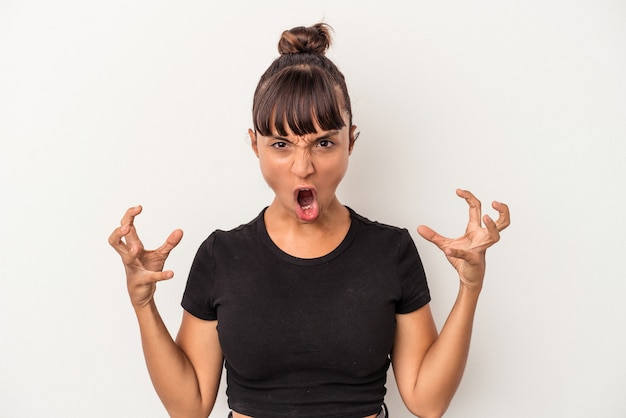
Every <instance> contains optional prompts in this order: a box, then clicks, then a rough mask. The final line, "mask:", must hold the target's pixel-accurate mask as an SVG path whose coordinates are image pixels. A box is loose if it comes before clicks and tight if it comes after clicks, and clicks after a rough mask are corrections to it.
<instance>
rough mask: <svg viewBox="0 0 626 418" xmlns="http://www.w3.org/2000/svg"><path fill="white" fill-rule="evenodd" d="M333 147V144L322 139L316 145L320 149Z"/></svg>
mask: <svg viewBox="0 0 626 418" xmlns="http://www.w3.org/2000/svg"><path fill="white" fill-rule="evenodd" d="M333 145H335V143H334V142H333V141H331V140H329V139H322V140H321V141H319V142H318V143H317V146H318V147H320V148H330V147H332V146H333Z"/></svg>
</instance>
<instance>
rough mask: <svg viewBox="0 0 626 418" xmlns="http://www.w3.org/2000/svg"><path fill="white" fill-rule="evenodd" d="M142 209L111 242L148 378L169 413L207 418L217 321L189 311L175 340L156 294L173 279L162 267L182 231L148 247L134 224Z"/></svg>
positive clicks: (217, 365) (215, 383) (133, 211)
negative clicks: (158, 285)
mask: <svg viewBox="0 0 626 418" xmlns="http://www.w3.org/2000/svg"><path fill="white" fill-rule="evenodd" d="M139 213H141V207H139V206H138V207H134V208H130V209H129V210H128V211H127V212H126V214H125V215H124V217H123V218H122V222H121V226H120V227H119V228H116V229H115V230H114V231H113V233H112V234H111V236H110V237H109V243H110V244H111V246H113V248H114V249H115V250H116V251H117V252H118V253H119V254H120V256H121V257H122V262H123V263H124V268H125V270H126V281H127V287H128V293H129V296H130V299H131V303H132V305H133V308H134V309H135V314H136V316H137V320H138V322H139V329H140V333H141V342H142V346H143V351H144V356H145V359H146V364H147V367H148V371H149V373H150V378H151V379H152V383H153V384H154V387H155V389H156V391H157V394H158V395H159V397H160V399H161V401H162V402H163V405H164V406H165V408H166V409H167V411H168V413H169V414H170V416H172V417H185V418H187V417H189V418H193V417H203V418H206V417H208V416H209V414H210V413H211V410H212V409H213V405H214V403H215V399H216V396H217V390H218V387H219V381H220V376H221V372H222V362H223V355H222V351H221V348H220V345H219V340H218V337H217V328H216V327H217V321H204V320H201V319H198V318H195V317H193V316H192V315H190V314H188V313H187V312H185V313H184V315H183V320H182V324H181V327H180V330H179V333H178V337H177V340H176V341H174V340H173V339H172V337H171V335H170V333H169V332H168V330H167V328H166V327H165V324H164V323H163V320H162V319H161V316H160V315H159V312H158V310H157V307H156V304H155V302H154V298H153V296H154V292H155V290H156V283H157V282H158V281H161V280H167V279H170V278H172V277H173V273H172V272H171V271H162V270H163V266H164V264H165V260H166V259H167V257H168V255H169V253H170V251H171V250H172V249H173V248H174V247H175V246H176V245H178V243H179V242H180V240H181V239H182V231H180V230H176V231H174V232H172V233H171V234H170V236H169V237H168V238H167V240H166V241H165V243H164V244H163V245H162V246H161V247H159V248H157V249H156V250H150V251H148V250H145V249H144V247H143V244H142V242H141V240H140V239H139V237H138V235H137V231H136V229H135V226H134V219H135V216H137V215H138V214H139Z"/></svg>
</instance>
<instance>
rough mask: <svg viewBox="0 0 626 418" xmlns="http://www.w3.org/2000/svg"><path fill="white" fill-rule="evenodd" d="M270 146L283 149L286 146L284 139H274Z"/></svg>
mask: <svg viewBox="0 0 626 418" xmlns="http://www.w3.org/2000/svg"><path fill="white" fill-rule="evenodd" d="M271 146H272V148H276V149H284V148H287V143H286V142H284V141H276V142H274V143H273V144H272V145H271Z"/></svg>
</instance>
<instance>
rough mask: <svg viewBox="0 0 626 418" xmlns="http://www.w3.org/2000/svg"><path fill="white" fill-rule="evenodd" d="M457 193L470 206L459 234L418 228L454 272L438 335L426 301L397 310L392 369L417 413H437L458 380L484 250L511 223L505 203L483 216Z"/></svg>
mask: <svg viewBox="0 0 626 418" xmlns="http://www.w3.org/2000/svg"><path fill="white" fill-rule="evenodd" d="M457 195H458V196H459V197H462V198H464V199H465V200H466V201H467V203H468V205H469V222H468V224H467V229H466V230H465V234H464V235H463V236H461V237H459V238H456V239H451V238H446V237H444V236H442V235H440V234H438V233H436V232H435V231H433V230H432V229H430V228H428V227H426V226H420V227H419V228H418V232H419V234H420V235H421V236H422V237H424V238H425V239H426V240H428V241H430V242H432V243H433V244H435V245H437V247H439V248H440V249H441V250H442V251H443V252H444V254H445V255H446V257H447V259H448V261H450V263H451V264H452V266H454V268H455V269H456V271H457V272H458V274H459V280H460V281H459V293H458V296H457V299H456V302H455V304H454V306H453V308H452V310H451V312H450V315H449V316H448V319H447V320H446V323H445V324H444V326H443V327H442V329H441V333H440V334H439V335H437V330H436V328H435V325H434V321H433V318H432V315H431V312H430V308H429V307H428V306H425V307H423V308H421V309H419V310H417V311H415V312H412V313H409V314H405V315H397V330H396V341H395V344H394V350H393V353H392V361H393V369H394V374H395V377H396V382H397V384H398V389H399V391H400V395H401V396H402V399H403V401H404V403H405V404H406V406H407V408H409V410H410V411H411V412H412V413H413V414H414V415H416V416H419V417H422V418H430V417H441V416H442V415H443V414H444V412H445V411H446V409H447V408H448V406H449V404H450V402H451V401H452V397H453V396H454V393H455V392H456V389H457V388H458V386H459V383H460V382H461V378H462V376H463V372H464V370H465V364H466V362H467V357H468V353H469V346H470V339H471V334H472V326H473V322H474V313H475V312H476V305H477V303H478V297H479V294H480V291H481V289H482V285H483V279H484V276H485V254H486V251H487V248H489V247H490V246H491V245H493V244H494V243H496V242H497V241H498V240H499V239H500V231H502V230H503V229H504V228H506V227H507V226H509V223H510V215H509V209H508V207H507V206H506V205H505V204H503V203H499V202H493V204H492V206H493V208H494V209H496V210H497V211H498V212H499V217H498V219H497V221H493V220H492V219H491V218H490V217H489V216H488V215H485V216H482V214H481V203H480V201H479V200H478V199H477V198H476V197H475V196H474V195H473V194H472V193H470V192H468V191H465V190H457ZM483 222H484V226H483Z"/></svg>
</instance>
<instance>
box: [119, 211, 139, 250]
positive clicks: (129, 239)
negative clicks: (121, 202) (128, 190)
mask: <svg viewBox="0 0 626 418" xmlns="http://www.w3.org/2000/svg"><path fill="white" fill-rule="evenodd" d="M142 211H143V207H142V206H141V205H137V206H133V207H132V208H129V209H128V210H127V211H126V213H124V216H123V217H122V220H121V222H120V223H121V224H122V226H124V225H128V228H129V230H128V233H127V234H126V243H127V244H129V245H133V244H134V243H137V242H139V236H138V235H137V229H136V228H135V217H136V216H137V215H139V214H140V213H141V212H142Z"/></svg>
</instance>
